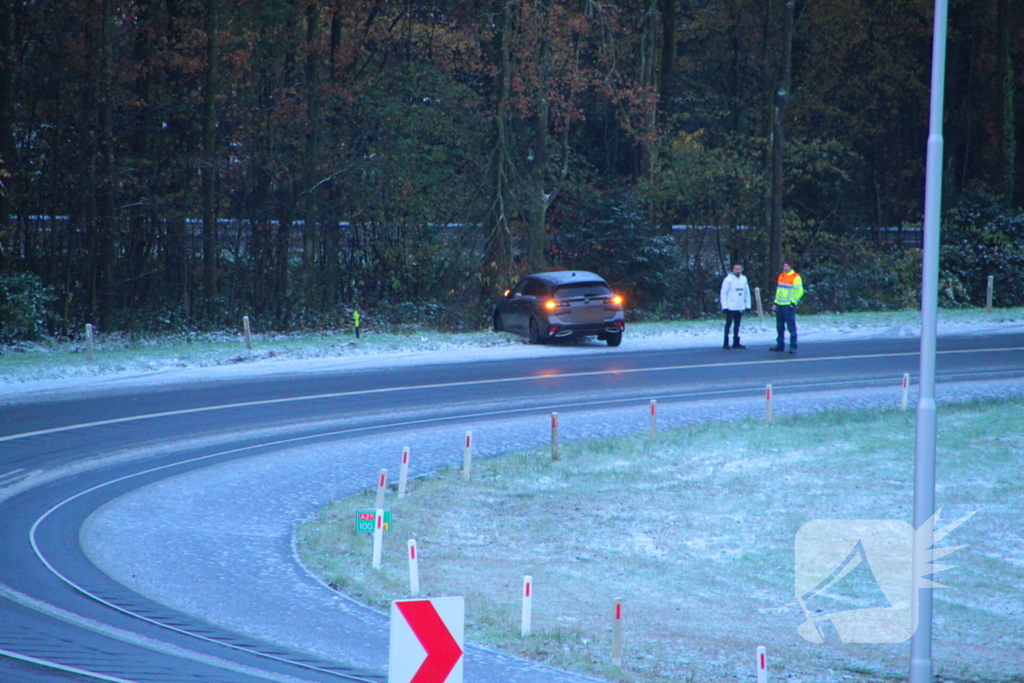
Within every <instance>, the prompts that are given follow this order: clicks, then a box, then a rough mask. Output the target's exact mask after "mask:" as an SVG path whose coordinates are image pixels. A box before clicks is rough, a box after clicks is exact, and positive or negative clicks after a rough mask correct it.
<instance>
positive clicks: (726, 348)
mask: <svg viewBox="0 0 1024 683" xmlns="http://www.w3.org/2000/svg"><path fill="white" fill-rule="evenodd" d="M722 348H723V349H725V350H726V351H728V350H729V349H730V348H731V347H730V346H729V345H728V344H723V345H722Z"/></svg>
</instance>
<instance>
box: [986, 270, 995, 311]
mask: <svg viewBox="0 0 1024 683" xmlns="http://www.w3.org/2000/svg"><path fill="white" fill-rule="evenodd" d="M995 282H996V279H995V277H994V276H992V275H989V276H988V287H987V288H986V290H985V310H986V311H991V310H992V290H993V289H995Z"/></svg>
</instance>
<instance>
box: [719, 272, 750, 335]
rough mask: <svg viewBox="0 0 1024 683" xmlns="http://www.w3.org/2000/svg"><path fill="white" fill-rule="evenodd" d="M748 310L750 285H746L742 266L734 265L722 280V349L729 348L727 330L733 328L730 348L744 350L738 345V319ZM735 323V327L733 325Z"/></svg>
mask: <svg viewBox="0 0 1024 683" xmlns="http://www.w3.org/2000/svg"><path fill="white" fill-rule="evenodd" d="M749 308H750V285H749V284H747V276H746V275H744V274H743V266H741V265H740V264H738V263H737V264H734V265H733V267H732V272H731V273H729V274H728V275H726V276H725V279H724V280H722V310H723V311H725V343H724V344H723V345H722V348H723V349H728V348H730V347H729V328H733V332H732V335H733V336H732V347H731V348H734V349H745V348H747V347H746V346H743V344H740V319H741V318H742V317H743V311H746V310H747V309H749ZM734 323H735V327H733V324H734Z"/></svg>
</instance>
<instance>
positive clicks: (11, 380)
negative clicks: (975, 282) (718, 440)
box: [0, 308, 1024, 402]
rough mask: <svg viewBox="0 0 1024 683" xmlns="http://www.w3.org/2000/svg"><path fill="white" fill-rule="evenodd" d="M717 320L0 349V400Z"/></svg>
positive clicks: (897, 314) (435, 357)
mask: <svg viewBox="0 0 1024 683" xmlns="http://www.w3.org/2000/svg"><path fill="white" fill-rule="evenodd" d="M798 324H799V331H800V341H801V343H811V342H817V341H835V340H847V339H870V338H892V337H916V336H919V334H920V314H919V313H918V312H916V311H894V312H885V313H853V314H826V315H816V316H801V317H800V318H799V321H798ZM722 326H723V323H722V321H721V320H719V319H717V318H716V319H709V320H702V321H684V322H663V323H637V324H631V325H629V326H628V327H627V331H626V336H625V338H624V340H623V344H622V346H621V347H619V348H618V349H610V348H608V347H607V346H606V345H605V344H604V343H603V342H598V341H588V342H584V343H579V344H562V343H556V344H544V345H539V346H531V345H529V344H526V343H525V342H524V341H523V340H522V339H520V338H518V337H515V336H512V335H509V334H496V333H492V332H470V333H462V334H445V333H440V332H435V331H429V330H424V331H414V332H405V333H400V334H399V333H375V332H372V331H367V332H366V333H364V334H363V336H362V339H360V340H358V341H357V340H356V339H355V336H354V335H353V334H352V333H351V332H324V333H322V334H301V335H300V334H296V335H273V334H268V335H259V334H257V335H255V336H254V338H253V350H252V351H251V352H250V351H248V350H246V348H245V345H244V343H243V341H242V338H241V335H232V334H228V333H223V334H219V335H206V336H203V337H202V338H196V339H195V340H194V341H192V342H186V341H183V340H182V338H180V337H178V338H163V339H160V338H155V339H147V340H142V341H134V342H132V341H126V340H124V339H121V338H108V339H104V338H102V337H101V338H100V339H99V340H98V342H97V346H96V350H95V359H94V361H93V362H89V361H88V360H87V358H86V353H85V348H84V345H82V344H80V343H79V344H61V345H57V344H39V345H22V346H19V347H17V348H11V347H7V348H0V401H6V402H10V401H26V400H29V401H30V400H38V399H41V398H45V397H47V396H51V395H52V394H54V393H59V394H62V395H64V396H65V397H70V396H73V395H83V394H90V393H95V392H99V391H105V390H113V391H118V392H126V391H131V390H133V389H138V388H144V387H149V388H152V387H156V386H167V385H174V384H184V383H190V382H211V381H230V380H238V379H244V378H249V377H260V376H273V375H294V374H303V373H314V374H320V373H325V372H336V371H344V370H364V369H371V368H387V367H396V368H397V367H407V366H414V365H426V364H449V363H464V362H474V361H488V360H507V359H510V358H538V357H550V356H560V355H568V356H578V355H579V354H581V353H602V354H610V353H617V352H624V351H626V352H628V351H643V350H656V349H657V350H663V349H676V348H680V349H681V348H699V347H704V346H706V347H709V348H716V347H718V346H719V345H720V344H721V339H722V336H721V335H722ZM1021 332H1024V308H1014V309H999V310H995V311H992V312H985V311H983V310H975V309H971V310H949V311H947V310H943V311H940V312H939V334H940V335H987V334H1006V333H1021ZM774 340H775V330H774V320H773V319H770V318H769V317H766V318H765V320H764V323H763V324H761V323H759V322H758V320H757V316H756V315H754V314H750V313H748V314H747V315H746V316H745V318H744V322H743V341H744V343H745V344H747V345H748V346H751V347H752V348H753V347H754V346H764V345H770V344H772V343H774Z"/></svg>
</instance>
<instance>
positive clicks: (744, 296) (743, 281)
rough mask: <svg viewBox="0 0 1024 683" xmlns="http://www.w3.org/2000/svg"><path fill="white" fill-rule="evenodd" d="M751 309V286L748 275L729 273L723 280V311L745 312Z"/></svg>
mask: <svg viewBox="0 0 1024 683" xmlns="http://www.w3.org/2000/svg"><path fill="white" fill-rule="evenodd" d="M748 308H750V285H748V284H747V276H746V275H736V274H735V273H729V274H728V275H726V276H725V279H724V280H722V310H723V311H745V310H747V309H748Z"/></svg>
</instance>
